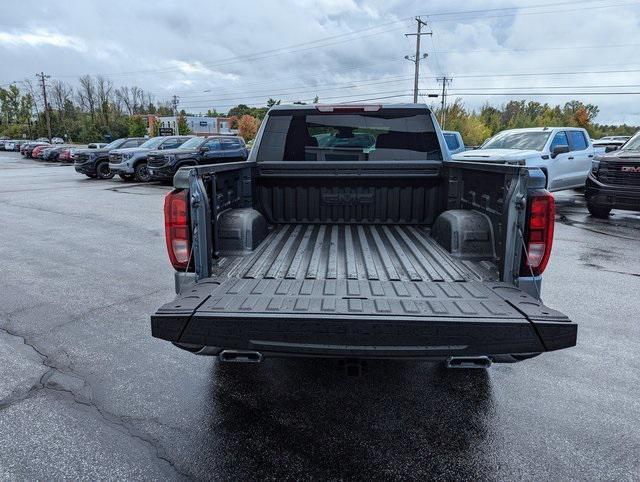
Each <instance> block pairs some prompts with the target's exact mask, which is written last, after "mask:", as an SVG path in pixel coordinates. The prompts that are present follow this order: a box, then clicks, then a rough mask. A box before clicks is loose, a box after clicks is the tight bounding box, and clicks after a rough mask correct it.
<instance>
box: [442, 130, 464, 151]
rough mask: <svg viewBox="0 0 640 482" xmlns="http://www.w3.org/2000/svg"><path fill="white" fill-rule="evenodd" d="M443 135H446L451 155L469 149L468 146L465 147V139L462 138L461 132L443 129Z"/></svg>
mask: <svg viewBox="0 0 640 482" xmlns="http://www.w3.org/2000/svg"><path fill="white" fill-rule="evenodd" d="M442 135H443V136H444V140H445V142H446V143H447V147H448V148H449V153H450V154H451V155H453V154H457V153H458V152H464V151H466V150H467V149H466V147H464V141H463V140H462V136H461V135H460V133H459V132H457V131H442Z"/></svg>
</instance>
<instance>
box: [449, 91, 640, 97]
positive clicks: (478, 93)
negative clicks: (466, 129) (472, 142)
mask: <svg viewBox="0 0 640 482" xmlns="http://www.w3.org/2000/svg"><path fill="white" fill-rule="evenodd" d="M456 95H457V96H465V95H486V96H489V95H491V96H510V95H511V96H519V95H539V96H549V95H563V96H567V95H640V92H635V91H634V92H536V91H532V92H456Z"/></svg>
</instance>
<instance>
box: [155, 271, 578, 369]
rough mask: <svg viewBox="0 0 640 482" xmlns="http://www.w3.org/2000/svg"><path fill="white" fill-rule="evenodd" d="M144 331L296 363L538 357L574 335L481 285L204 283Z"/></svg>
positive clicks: (509, 291) (532, 304) (542, 311)
mask: <svg viewBox="0 0 640 482" xmlns="http://www.w3.org/2000/svg"><path fill="white" fill-rule="evenodd" d="M151 321H152V333H153V336H155V337H158V338H163V339H166V340H170V341H173V342H179V343H184V344H192V345H202V346H212V347H222V348H225V349H238V350H256V351H260V352H262V353H271V354H280V355H306V356H360V357H412V358H416V357H427V358H428V357H442V356H478V355H498V354H524V353H539V352H543V351H550V350H557V349H561V348H567V347H570V346H574V345H575V343H576V333H577V325H576V324H575V323H573V322H571V321H570V320H569V319H568V318H567V317H566V316H565V315H563V314H561V313H559V312H557V311H554V310H552V309H550V308H547V307H546V306H544V305H543V304H542V303H540V302H539V301H538V300H536V299H534V298H532V297H531V296H529V295H528V294H526V293H525V292H523V291H521V290H519V289H518V288H516V287H514V286H512V285H508V284H505V283H500V282H481V281H466V282H408V281H370V280H344V279H335V280H332V279H315V280H309V279H305V280H295V279H238V278H225V279H219V278H218V279H214V278H208V279H203V280H200V281H199V282H198V283H197V284H196V285H194V286H193V288H192V289H189V290H187V292H186V293H183V294H182V295H179V296H178V297H177V298H176V299H175V300H174V301H172V302H171V303H167V304H166V305H164V306H162V307H161V308H160V309H159V310H158V311H157V312H156V313H155V314H154V315H153V316H152V318H151Z"/></svg>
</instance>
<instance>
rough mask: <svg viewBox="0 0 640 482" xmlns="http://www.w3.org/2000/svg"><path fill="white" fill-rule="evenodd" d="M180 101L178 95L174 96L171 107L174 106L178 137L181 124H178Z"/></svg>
mask: <svg viewBox="0 0 640 482" xmlns="http://www.w3.org/2000/svg"><path fill="white" fill-rule="evenodd" d="M179 100H180V99H178V96H177V95H174V96H173V98H172V99H171V105H173V115H174V116H175V118H176V135H178V136H179V135H180V124H179V123H178V101H179Z"/></svg>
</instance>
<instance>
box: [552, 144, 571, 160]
mask: <svg viewBox="0 0 640 482" xmlns="http://www.w3.org/2000/svg"><path fill="white" fill-rule="evenodd" d="M567 152H569V146H556V147H554V148H553V151H551V158H552V159H555V158H556V156H557V155H558V154H565V153H567Z"/></svg>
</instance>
